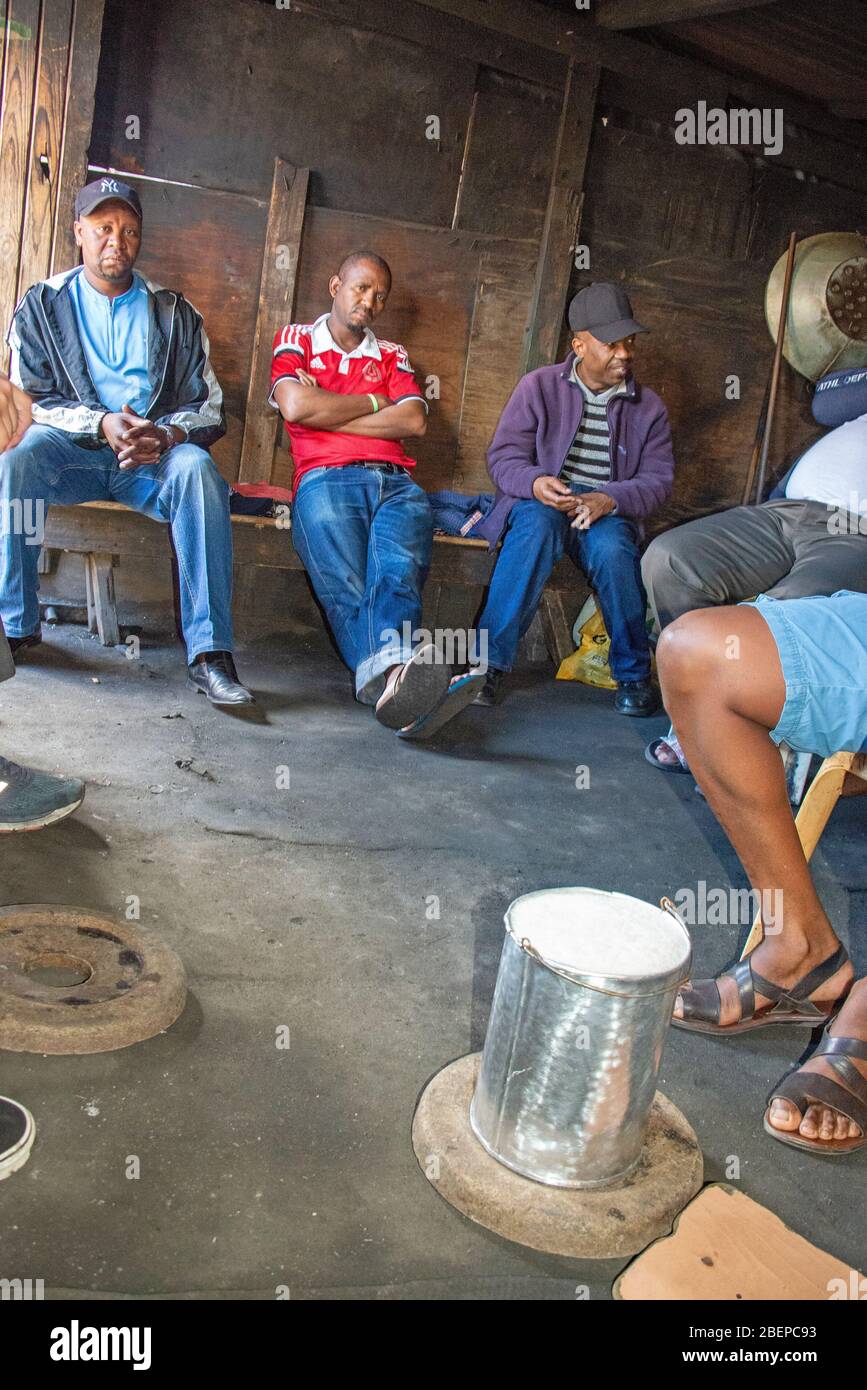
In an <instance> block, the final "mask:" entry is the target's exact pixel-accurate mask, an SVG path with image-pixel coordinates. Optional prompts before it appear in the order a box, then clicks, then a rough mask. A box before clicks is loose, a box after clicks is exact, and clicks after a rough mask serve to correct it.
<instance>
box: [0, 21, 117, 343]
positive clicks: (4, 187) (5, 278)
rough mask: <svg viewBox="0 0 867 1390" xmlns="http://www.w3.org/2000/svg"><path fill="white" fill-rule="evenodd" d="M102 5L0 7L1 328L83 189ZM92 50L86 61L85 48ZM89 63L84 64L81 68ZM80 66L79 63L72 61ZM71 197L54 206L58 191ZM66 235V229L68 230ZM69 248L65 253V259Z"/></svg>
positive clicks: (42, 272) (48, 257) (46, 265)
mask: <svg viewBox="0 0 867 1390" xmlns="http://www.w3.org/2000/svg"><path fill="white" fill-rule="evenodd" d="M102 13H103V0H0V18H2V20H3V28H2V33H0V54H2V67H0V324H2V330H3V331H2V338H3V340H4V342H3V347H2V351H0V362H2V365H4V366H5V365H6V359H7V356H8V352H7V349H6V346H5V337H6V329H7V327H8V324H9V321H10V319H11V317H12V311H13V309H14V307H15V304H16V302H17V300H18V299H19V297H20V296H21V295H22V294H23V293H24V291H25V290H26V289H27V288H28V287H29V286H30V285H31V284H33V282H34V281H36V280H41V279H44V278H45V276H47V275H48V274H49V273H50V272H51V269H52V248H53V246H54V244H55V240H56V238H57V235H58V225H59V223H60V222H63V224H64V226H65V227H67V228H68V226H69V224H70V223H71V220H72V209H71V208H69V207H66V206H65V204H66V203H67V202H68V201H69V198H71V194H72V191H74V189H75V188H77V187H78V186H79V185H80V183H81V182H82V179H83V176H84V172H85V168H86V157H85V156H86V142H87V139H88V138H89V135H90V124H91V116H92V110H93V87H94V82H95V79H96V69H95V65H94V64H93V62H92V57H93V54H92V47H93V36H94V35H95V34H96V35H98V34H99V32H100V29H101V24H102ZM88 42H89V43H90V49H91V52H90V54H89V55H88V52H87V47H86V45H87V43H88ZM88 58H89V59H90V61H88ZM77 59H80V60H81V61H80V62H77V61H76V60H77ZM61 187H62V188H63V190H64V192H66V190H70V191H69V197H68V198H67V197H65V196H64V198H63V206H61V202H60V199H59V189H60V188H61ZM66 235H67V236H68V232H67V233H66ZM69 253H70V252H69V244H68V242H67V255H68V254H69Z"/></svg>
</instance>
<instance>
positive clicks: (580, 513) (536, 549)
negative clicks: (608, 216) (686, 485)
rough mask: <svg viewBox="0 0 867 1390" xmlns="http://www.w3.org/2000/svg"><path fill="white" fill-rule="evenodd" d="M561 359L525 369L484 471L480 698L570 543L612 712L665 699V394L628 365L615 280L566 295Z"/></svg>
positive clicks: (627, 308)
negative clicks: (650, 534)
mask: <svg viewBox="0 0 867 1390" xmlns="http://www.w3.org/2000/svg"><path fill="white" fill-rule="evenodd" d="M569 327H570V328H571V329H572V334H573V337H572V351H571V352H570V353H569V356H568V357H567V358H566V360H565V362H558V363H556V364H555V365H554V366H552V367H540V368H539V369H538V370H537V371H535V372H530V373H529V374H528V375H527V376H525V377H523V378H522V379H521V381H519V382H518V385H517V386H516V387H515V390H514V391H513V392H512V395H511V397H510V399H509V401H508V403H507V405H506V407H505V409H504V411H503V413H502V415H501V416H500V422H499V424H498V425H497V429H496V432H495V434H494V438H493V441H492V443H491V447H490V449H489V450H488V471H489V473H490V475H491V477H492V478H493V480H494V482H495V483H496V485H497V496H496V500H495V502H494V505H493V507H492V508H491V511H490V512H489V513H488V515H487V516H486V517H485V519H484V521H483V522H482V523H481V524H480V525H479V526H478V527H477V528H476V531H475V534H476V535H481V536H484V537H485V539H486V540H488V541H489V542H490V544H491V546H492V547H493V546H494V545H495V544H496V543H497V541H498V540H500V538H501V537H502V549H501V551H500V555H499V558H498V560H497V565H496V568H495V570H494V574H493V577H492V579H491V586H490V589H489V590H488V598H487V602H486V603H485V607H484V611H483V612H482V614H481V616H480V618H479V620H478V627H479V629H480V630H482V631H485V630H486V631H487V634H488V639H487V640H488V677H487V679H486V681H485V685H484V688H483V689H482V690H481V691H480V692H479V694H478V696H477V697H476V704H485V705H493V704H496V702H497V695H498V687H499V684H500V681H501V677H502V673H503V672H504V671H510V670H511V668H512V663H513V661H514V659H515V653H516V651H517V648H518V642H519V641H520V639H521V637H522V636H523V635H524V633H525V632H526V631H527V628H528V627H529V626H530V623H531V622H532V619H533V614H534V613H535V611H536V608H537V606H538V603H539V599H540V598H541V596H542V590H543V589H544V587H545V583H546V581H547V579H548V577H549V575H550V573H551V571H552V569H553V568H554V566H555V564H556V563H557V561H558V560H559V559H560V557H561V556H562V555H563V553H564V551H565V552H566V553H567V554H568V555H569V557H570V558H571V559H572V560H574V561H575V563H576V565H578V566H579V567H580V568H581V569H582V570H584V572H585V574H586V575H587V578H588V580H589V581H590V584H591V585H592V586H593V588H594V589H595V591H596V595H597V597H598V599H599V605H600V608H601V610H602V616H603V618H604V619H605V626H606V628H607V630H608V633H609V636H610V638H611V656H610V663H611V674H612V675H613V677H614V679H615V680H616V681H617V686H618V689H617V694H616V695H615V698H614V707H615V709H616V710H617V712H618V714H630V715H648V714H653V713H654V712H655V710H656V709H657V708H658V703H659V702H658V697H657V695H656V692H655V690H654V689H653V686H652V685H651V682H650V651H649V648H648V643H647V631H646V626H645V614H646V611H647V598H646V595H645V592H644V585H643V584H642V582H641V566H640V556H639V544H640V541H641V538H642V534H643V528H642V522H643V521H644V520H645V519H646V518H647V517H649V516H650V514H651V513H652V512H653V511H655V510H656V508H657V507H659V506H660V505H661V504H662V503H663V502H664V501H665V499H666V498H667V497H668V495H669V493H670V492H671V485H672V480H673V477H674V457H673V455H672V448H671V431H670V429H669V424H668V414H667V412H666V409H665V406H664V405H663V403H662V401H661V400H660V399H659V396H657V395H656V393H655V392H654V391H650V390H648V388H647V387H646V386H640V385H639V384H638V382H637V381H636V380H635V378H634V377H633V375H632V357H633V345H634V341H635V335H636V333H643V332H645V331H646V330H645V329H644V328H642V326H641V324H638V323H636V322H635V319H634V318H633V316H632V305H631V304H630V302H629V299H628V298H627V296H626V294H625V293H624V291H623V290H622V289H620V287H619V286H617V285H614V284H609V283H605V282H600V283H598V284H594V285H588V286H587V288H586V289H583V290H581V292H580V293H579V294H577V295H576V296H575V298H574V299H573V300H572V303H571V305H570V306H569Z"/></svg>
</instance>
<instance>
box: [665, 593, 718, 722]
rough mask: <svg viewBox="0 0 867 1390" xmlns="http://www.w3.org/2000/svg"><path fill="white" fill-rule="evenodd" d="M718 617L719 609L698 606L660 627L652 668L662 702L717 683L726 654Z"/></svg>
mask: <svg viewBox="0 0 867 1390" xmlns="http://www.w3.org/2000/svg"><path fill="white" fill-rule="evenodd" d="M719 618H720V612H719V610H710V609H705V608H698V609H695V610H694V611H693V612H691V613H684V614H683V616H682V617H680V618H676V619H675V620H674V622H673V623H669V625H668V626H667V627H666V628H664V629H663V631H662V634H661V636H660V638H659V642H658V643H657V647H656V668H657V671H658V673H659V679H660V684H661V685H662V690H663V695H664V696H665V699H666V702H667V701H668V700H669V699H672V698H675V699H676V698H678V697H686V696H695V695H698V694H700V693H702V692H707V691H708V689H709V688H711V689H712V688H713V687H714V685H715V683H716V682H718V680H719V676H720V673H721V671H722V670H723V669H724V668H723V667H722V665H721V663H722V662H724V661H725V660H726V655H727V653H726V643H725V637H724V635H723V633H722V630H721V628H720V623H719Z"/></svg>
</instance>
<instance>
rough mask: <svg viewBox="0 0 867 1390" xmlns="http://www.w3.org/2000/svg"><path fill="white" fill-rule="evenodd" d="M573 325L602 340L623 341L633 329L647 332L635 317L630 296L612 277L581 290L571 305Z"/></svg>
mask: <svg viewBox="0 0 867 1390" xmlns="http://www.w3.org/2000/svg"><path fill="white" fill-rule="evenodd" d="M569 327H570V328H571V329H572V332H573V333H581V332H584V331H586V332H587V333H592V334H593V337H594V338H598V339H599V341H600V343H619V342H620V339H621V338H631V336H632V334H633V333H646V332H647V329H646V328H645V327H643V325H642V324H640V323H636V322H635V319H634V318H633V317H632V305H631V304H630V302H629V296H628V295H627V294H626V292H625V290H622V289H621V288H620V286H619V285H614V284H612V283H611V281H610V280H599V281H597V282H596V284H593V285H588V286H587V288H586V289H583V290H579V292H578V294H576V296H575V298H574V299H573V300H572V303H571V304H570V305H569Z"/></svg>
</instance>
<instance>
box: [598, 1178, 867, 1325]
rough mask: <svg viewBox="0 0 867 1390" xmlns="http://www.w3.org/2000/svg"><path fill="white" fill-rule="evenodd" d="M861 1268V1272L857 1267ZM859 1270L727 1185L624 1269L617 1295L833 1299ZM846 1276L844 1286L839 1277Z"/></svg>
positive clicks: (700, 1199) (712, 1188) (696, 1201)
mask: <svg viewBox="0 0 867 1390" xmlns="http://www.w3.org/2000/svg"><path fill="white" fill-rule="evenodd" d="M856 1274H857V1271H856ZM851 1278H852V1270H851V1269H850V1267H849V1266H848V1265H845V1264H843V1262H842V1261H841V1260H837V1259H835V1258H834V1256H833V1255H829V1254H828V1252H827V1251H826V1250H820V1249H819V1248H818V1246H816V1245H811V1244H810V1242H809V1241H808V1240H805V1239H804V1237H803V1236H800V1235H798V1233H797V1232H796V1231H793V1230H790V1229H789V1227H788V1226H785V1225H784V1224H783V1222H782V1221H781V1220H780V1218H779V1217H778V1216H777V1215H776V1214H775V1213H774V1212H772V1211H769V1209H768V1208H767V1207H763V1206H762V1205H761V1204H760V1203H759V1202H754V1201H753V1199H752V1198H751V1197H747V1196H746V1195H745V1193H743V1192H740V1191H738V1190H736V1189H735V1188H733V1187H729V1186H728V1185H727V1184H726V1183H712V1184H710V1185H709V1186H708V1187H705V1188H703V1190H702V1191H701V1192H700V1193H699V1194H698V1196H697V1197H694V1198H693V1200H692V1201H691V1202H690V1203H689V1205H688V1206H686V1207H685V1208H684V1210H683V1211H682V1212H681V1214H680V1216H679V1217H678V1219H677V1223H676V1225H675V1228H674V1231H673V1232H672V1234H671V1235H670V1236H666V1237H665V1238H664V1239H663V1240H658V1241H656V1242H655V1243H654V1244H653V1245H651V1246H650V1247H649V1248H648V1249H647V1250H644V1251H643V1252H642V1253H641V1254H640V1255H639V1256H638V1258H637V1259H635V1260H633V1262H632V1264H631V1265H629V1267H628V1268H627V1269H626V1270H625V1271H624V1273H623V1274H621V1275H620V1277H619V1278H618V1280H617V1281H616V1283H615V1285H614V1291H613V1292H614V1297H615V1298H623V1299H636V1300H638V1299H642V1300H643V1299H652V1300H657V1301H658V1300H668V1299H673V1300H715V1301H719V1300H732V1301H735V1300H737V1299H743V1300H744V1301H745V1302H746V1301H751V1300H761V1301H768V1302H771V1303H774V1302H777V1301H778V1300H785V1301H791V1300H792V1299H802V1300H809V1301H813V1302H824V1301H827V1300H828V1299H829V1298H830V1297H831V1295H832V1293H834V1292H835V1290H836V1291H838V1297H845V1296H846V1294H845V1293H843V1292H842V1290H843V1289H848V1288H849V1286H850V1280H851ZM834 1280H842V1281H843V1283H842V1284H835V1283H833V1282H832V1281H834Z"/></svg>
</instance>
